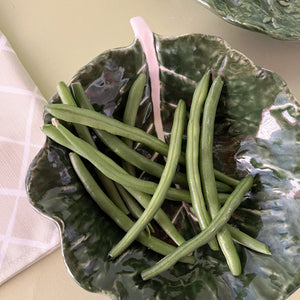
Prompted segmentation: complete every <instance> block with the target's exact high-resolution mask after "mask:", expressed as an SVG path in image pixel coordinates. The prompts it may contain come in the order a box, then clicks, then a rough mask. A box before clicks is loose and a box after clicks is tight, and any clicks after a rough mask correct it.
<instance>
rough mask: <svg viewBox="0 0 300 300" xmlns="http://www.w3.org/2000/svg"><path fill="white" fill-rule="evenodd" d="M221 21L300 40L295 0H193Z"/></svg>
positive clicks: (299, 13)
mask: <svg viewBox="0 0 300 300" xmlns="http://www.w3.org/2000/svg"><path fill="white" fill-rule="evenodd" d="M197 1H198V2H200V3H201V4H203V5H204V6H206V7H208V8H209V9H210V10H211V11H212V12H214V13H215V14H217V15H218V16H220V17H221V18H222V19H224V20H225V21H227V22H229V23H231V24H234V25H237V26H240V27H243V28H246V29H250V30H253V31H258V32H261V33H265V34H267V35H269V36H271V37H273V38H276V39H282V40H300V1H299V0H197Z"/></svg>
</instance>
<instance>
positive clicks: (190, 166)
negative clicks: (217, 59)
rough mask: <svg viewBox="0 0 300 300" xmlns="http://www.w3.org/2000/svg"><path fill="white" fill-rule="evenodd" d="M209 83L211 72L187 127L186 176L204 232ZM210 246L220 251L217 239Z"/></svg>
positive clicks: (195, 99) (196, 95) (196, 96)
mask: <svg viewBox="0 0 300 300" xmlns="http://www.w3.org/2000/svg"><path fill="white" fill-rule="evenodd" d="M209 81H210V72H206V73H205V74H204V75H203V77H202V79H201V81H200V82H199V84H198V85H197V87H196V89H195V92H194V95H193V98H192V104H191V108H190V116H189V122H188V126H187V145H186V153H185V159H186V176H187V181H188V185H189V189H190V194H191V201H192V207H193V208H194V211H195V215H196V217H197V219H198V223H199V226H200V228H201V229H202V230H203V229H205V228H206V227H207V226H208V224H209V223H210V221H211V218H210V216H209V214H208V212H207V210H206V206H205V200H204V197H203V194H202V188H201V180H200V172H199V139H200V115H201V111H202V106H203V103H204V101H205V99H206V95H207V92H208V87H209ZM208 244H209V246H210V248H211V249H212V250H214V251H216V250H219V246H218V243H217V240H216V239H215V238H213V239H212V240H211V241H209V243H208Z"/></svg>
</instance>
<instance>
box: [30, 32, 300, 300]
mask: <svg viewBox="0 0 300 300" xmlns="http://www.w3.org/2000/svg"><path fill="white" fill-rule="evenodd" d="M154 41H155V49H156V53H157V58H158V61H159V65H160V80H161V98H162V102H161V110H162V118H163V122H164V130H165V131H166V132H169V131H170V124H171V122H172V114H173V111H174V105H173V104H176V103H177V102H178V101H179V99H180V98H182V99H184V100H185V101H186V102H187V104H188V105H189V104H190V102H191V98H192V93H193V91H194V88H195V86H196V84H197V82H198V81H199V80H200V78H201V76H202V75H203V74H204V72H205V71H206V70H208V69H211V70H212V72H213V73H214V74H217V73H218V72H219V73H222V74H224V78H225V86H224V90H223V93H222V98H221V101H220V105H219V107H218V111H217V119H216V126H215V133H216V134H215V148H214V150H215V152H214V154H215V166H216V168H218V169H220V170H222V171H224V172H225V173H227V174H229V175H231V176H234V177H237V178H239V177H241V176H243V175H244V174H245V173H246V172H251V173H252V174H253V175H255V187H254V188H253V190H252V192H251V194H249V195H248V196H247V197H246V198H245V200H244V201H243V203H242V205H241V207H240V208H239V209H238V210H237V211H236V212H235V213H234V216H233V218H232V220H231V222H233V223H234V224H235V225H237V226H238V227H239V228H240V229H242V230H244V231H245V232H247V233H249V234H250V235H252V236H253V237H256V238H258V239H259V240H261V241H263V242H265V243H266V244H268V245H269V246H270V249H271V251H272V253H273V255H272V256H265V255H262V254H258V253H255V252H253V251H249V250H247V249H245V248H242V247H239V246H238V251H239V254H240V257H241V260H242V265H243V273H242V275H241V276H239V277H234V276H232V275H231V273H230V271H229V270H228V267H227V265H226V262H225V259H224V257H223V256H222V254H220V253H216V252H212V251H211V250H210V249H209V248H208V247H207V246H204V247H202V248H200V249H198V250H197V251H195V256H196V260H197V262H196V264H195V265H189V266H188V265H184V264H181V263H178V264H176V265H175V266H174V267H173V268H171V269H170V270H169V271H167V272H164V273H163V274H161V275H160V276H157V277H155V278H153V279H151V280H148V281H143V280H142V279H141V277H140V275H139V274H140V272H141V271H142V270H143V269H145V268H147V267H148V266H150V265H153V264H154V263H155V262H156V261H158V260H159V259H161V257H160V256H159V255H157V254H155V253H153V252H151V251H150V250H147V249H146V248H145V247H142V246H140V245H139V244H137V243H134V244H133V245H132V246H131V247H130V249H129V250H128V251H126V253H125V254H124V255H122V256H120V257H119V258H118V259H116V260H114V261H110V260H109V259H108V258H107V253H108V251H109V250H110V249H111V248H112V246H113V245H114V244H116V243H117V241H119V239H120V238H121V237H122V235H123V232H122V231H121V230H119V228H118V227H117V226H116V225H114V224H113V223H112V222H111V221H110V219H109V218H107V217H106V216H105V215H104V214H103V213H102V212H101V210H100V209H99V208H98V207H97V206H96V205H95V204H94V203H93V201H92V200H91V199H90V197H89V196H88V195H87V193H86V192H85V191H84V189H83V187H82V185H81V184H80V182H79V180H78V179H77V177H76V176H75V174H74V171H73V170H72V168H71V166H70V161H69V158H68V150H67V149H65V148H63V147H61V146H59V145H57V144H56V143H54V142H52V141H50V140H49V139H47V141H46V143H45V145H44V147H43V149H41V151H40V152H39V154H38V155H37V157H36V158H35V159H34V161H33V162H32V164H31V166H30V169H29V171H28V175H27V180H26V186H27V192H28V195H29V197H30V201H31V203H32V205H33V206H34V207H35V208H36V209H37V210H38V211H39V212H40V213H42V214H44V215H46V216H48V217H50V218H51V219H53V220H55V221H56V222H57V224H58V225H59V227H60V230H61V236H62V248H63V255H64V260H65V263H66V266H67V267H68V269H69V271H70V273H71V274H72V276H73V277H74V279H75V280H76V281H77V282H78V283H79V284H80V285H81V286H82V287H83V288H84V289H87V290H89V291H92V292H105V293H109V294H110V295H111V296H112V297H116V298H118V299H131V300H133V299H134V300H135V299H143V300H146V299H161V300H168V299H173V300H174V299H189V300H190V299H222V300H227V299H249V300H250V299H268V300H269V299H272V300H275V299H283V298H285V297H287V296H288V294H289V293H291V292H292V291H293V290H295V289H296V288H297V287H298V286H299V285H300V233H299V228H300V217H299V216H300V214H299V209H300V191H299V181H300V158H299V157H300V156H299V153H300V146H299V141H300V131H299V123H300V115H299V103H298V102H297V100H296V99H295V98H294V97H293V95H291V93H290V92H289V89H288V87H287V86H286V84H285V82H284V81H283V80H282V79H281V78H280V77H279V76H277V75H276V74H274V73H272V72H270V71H267V70H265V69H262V68H260V67H257V66H255V65H254V64H253V62H251V61H250V60H249V59H248V58H246V57H245V56H244V55H242V54H241V53H240V52H238V51H236V50H233V49H232V48H230V46H229V45H228V44H227V43H226V42H224V41H223V40H221V39H219V38H216V37H212V36H207V35H201V34H195V35H184V36H179V37H162V36H159V35H157V34H154ZM141 68H144V70H145V71H146V72H148V67H147V64H146V61H145V55H144V53H143V51H142V48H141V44H140V42H139V40H136V41H135V42H134V43H133V44H132V45H130V46H129V47H126V48H120V49H114V50H111V51H107V52H105V53H103V54H101V55H99V56H98V57H96V58H95V59H94V60H93V61H92V62H90V63H89V64H87V65H86V66H85V67H83V68H82V69H81V70H80V71H79V72H78V73H77V74H76V75H75V76H74V78H73V79H72V82H73V81H78V80H79V81H80V82H81V83H82V84H83V86H84V88H85V89H86V92H87V95H88V97H89V99H90V101H91V102H92V103H93V105H94V107H95V108H96V109H97V110H99V111H102V112H103V113H105V114H106V115H108V116H111V117H114V118H118V119H120V117H121V115H122V112H123V109H124V105H125V100H126V97H127V95H128V90H129V88H130V86H131V84H132V82H133V81H134V79H135V78H136V76H137V72H138V71H139V70H140V69H141ZM149 84H150V83H149V78H148V80H147V87H146V89H145V95H144V100H143V102H142V104H141V106H140V110H139V116H138V121H137V126H139V127H141V128H144V129H146V128H148V127H149V125H151V124H152V122H153V116H152V104H151V90H150V88H149ZM57 101H59V99H58V97H57V95H55V96H54V97H53V98H52V99H51V100H50V102H57ZM45 122H49V116H48V115H45ZM145 150H146V149H145ZM104 151H106V150H105V149H104ZM107 153H108V154H109V151H107ZM165 208H166V209H167V211H168V214H169V215H170V216H171V217H173V216H174V215H175V213H176V211H177V210H178V208H179V204H174V203H171V202H167V203H166V204H165ZM176 225H177V226H178V228H180V230H181V232H182V233H183V234H184V236H185V237H186V238H189V237H191V236H192V235H194V234H195V232H196V231H197V230H198V228H197V225H196V223H194V222H193V221H192V220H190V219H189V217H188V216H187V214H186V213H185V211H184V210H182V211H181V213H180V214H179V217H178V218H177V222H176Z"/></svg>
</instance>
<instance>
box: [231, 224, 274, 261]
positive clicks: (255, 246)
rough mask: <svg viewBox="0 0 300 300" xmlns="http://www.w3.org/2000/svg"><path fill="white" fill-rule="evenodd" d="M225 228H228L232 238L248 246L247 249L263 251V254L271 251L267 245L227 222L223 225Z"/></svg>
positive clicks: (269, 253)
mask: <svg viewBox="0 0 300 300" xmlns="http://www.w3.org/2000/svg"><path fill="white" fill-rule="evenodd" d="M225 226H226V228H227V229H228V231H229V232H230V234H231V236H232V238H233V239H234V240H235V241H236V242H237V243H239V244H241V245H243V246H245V247H247V248H249V249H252V250H254V251H256V252H260V253H263V254H267V255H271V251H270V249H269V247H268V246H267V245H266V244H264V243H262V242H260V241H258V240H256V239H254V238H252V237H251V236H249V235H248V234H246V233H244V232H242V231H240V230H239V229H237V228H235V227H233V226H231V225H229V224H226V225H225Z"/></svg>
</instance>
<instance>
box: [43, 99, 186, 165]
mask: <svg viewBox="0 0 300 300" xmlns="http://www.w3.org/2000/svg"><path fill="white" fill-rule="evenodd" d="M45 110H46V111H48V112H49V113H50V114H52V115H53V116H55V117H56V118H58V119H61V120H64V121H68V122H73V123H80V124H82V125H86V126H89V127H92V128H96V129H103V130H105V131H107V132H109V133H112V134H115V135H119V136H122V137H125V138H128V139H133V140H136V141H137V142H140V143H142V144H144V145H146V146H147V147H149V148H150V149H153V150H154V151H156V152H158V153H160V154H162V155H167V154H168V148H169V147H168V145H167V144H166V143H164V142H163V141H160V140H159V139H157V138H155V137H154V136H152V135H151V134H148V133H146V132H145V131H143V130H141V129H139V128H136V127H133V126H130V125H127V124H124V123H123V122H120V121H118V120H116V119H113V118H110V117H107V116H105V115H103V114H101V113H98V112H95V111H91V110H88V109H84V108H79V107H73V106H70V105H66V104H48V105H46V106H45ZM179 161H180V163H185V159H184V154H181V157H180V160H179Z"/></svg>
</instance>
